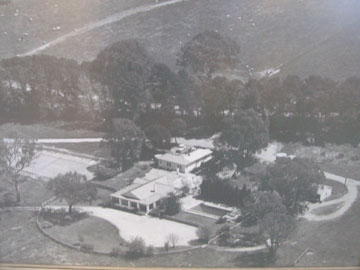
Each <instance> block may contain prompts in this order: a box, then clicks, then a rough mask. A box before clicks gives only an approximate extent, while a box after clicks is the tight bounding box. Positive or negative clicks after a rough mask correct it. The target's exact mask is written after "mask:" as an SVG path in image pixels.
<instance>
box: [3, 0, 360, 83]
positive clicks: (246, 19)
mask: <svg viewBox="0 0 360 270" xmlns="http://www.w3.org/2000/svg"><path fill="white" fill-rule="evenodd" d="M35 2H36V4H35ZM46 3H48V4H46ZM70 3H71V4H70ZM146 4H155V1H150V0H147V1H140V0H139V1H138V0H133V1H115V0H107V1H100V0H91V1H85V0H81V1H70V2H69V1H59V0H52V1H50V0H48V1H46V0H36V1H35V0H27V1H24V0H12V1H11V3H10V4H8V5H5V6H0V16H2V17H0V21H1V22H5V21H6V23H5V24H4V23H1V24H0V33H1V38H0V48H1V49H0V57H1V58H4V57H10V56H14V55H16V54H22V53H25V52H27V51H29V50H31V49H34V48H36V47H39V46H41V45H42V43H43V42H48V41H51V40H54V39H55V38H57V37H59V36H61V35H64V34H66V33H69V32H71V31H74V29H76V28H81V27H83V26H85V25H87V24H89V23H94V22H96V21H99V20H102V19H104V18H107V17H109V16H112V15H114V14H117V13H119V12H124V10H126V11H127V12H128V11H130V14H131V10H132V9H134V8H136V7H137V6H139V5H146ZM56 5H57V6H56ZM55 6H56V7H55ZM359 8H360V2H359V1H357V0H344V1H338V0H306V1H304V0H296V1H294V0H242V1H239V0H227V1H226V4H224V1H221V0H187V1H180V2H179V3H175V4H173V5H168V6H164V7H162V8H158V9H152V10H150V11H148V12H141V13H138V14H134V15H131V16H128V17H126V16H124V18H122V19H121V20H120V21H118V22H114V23H111V24H107V25H104V26H101V27H98V28H94V29H92V30H91V31H85V32H83V33H80V34H79V35H76V36H73V37H70V38H68V39H66V40H65V41H63V42H61V43H59V44H57V45H55V46H53V47H50V48H48V49H46V50H44V51H42V52H43V53H47V54H52V55H57V56H63V57H68V58H72V59H76V60H77V61H83V60H92V59H93V58H94V57H95V56H96V55H97V53H98V52H99V51H100V50H101V49H103V48H105V47H106V46H107V45H109V44H112V43H114V42H116V41H118V40H120V39H129V38H136V39H139V40H140V42H141V43H142V44H143V45H144V46H145V47H146V48H147V49H148V51H149V53H150V54H151V55H152V56H153V57H154V59H155V60H157V61H160V62H164V63H166V64H168V65H169V66H170V67H172V68H176V66H175V62H176V55H177V53H178V52H179V49H180V47H181V46H182V45H183V44H184V43H185V42H186V41H188V40H189V39H190V38H191V37H193V36H194V35H196V34H198V33H199V32H203V31H205V30H217V31H219V33H221V34H223V35H226V36H229V37H231V38H232V39H234V40H235V41H236V42H237V43H238V44H239V45H240V47H241V57H242V61H243V62H242V63H243V65H242V66H241V67H239V69H240V70H247V69H248V68H253V70H251V72H252V73H253V74H254V73H256V72H261V71H263V70H266V69H270V68H274V69H276V68H278V67H280V68H281V71H282V73H281V74H282V75H287V74H297V75H300V76H308V75H310V74H319V75H322V76H328V77H331V78H333V79H344V78H345V77H349V76H351V75H355V74H360V61H359V60H360V51H359V49H358V48H359V47H360V30H359V29H360V17H359V16H358V10H359ZM17 9H18V10H19V12H18V15H17V16H15V15H16V14H17V13H16V10H17ZM25 11H26V12H25ZM25 13H26V14H25ZM29 17H31V18H33V20H32V22H30V20H29ZM59 26H60V27H61V29H58V28H56V27H59ZM53 28H54V29H56V30H53ZM4 32H7V33H8V34H7V35H5V34H4ZM25 33H28V36H26V37H24V38H23V41H20V40H19V38H20V39H21V36H22V35H24V34H25ZM12 44H16V45H15V46H12ZM246 65H248V66H249V67H246Z"/></svg>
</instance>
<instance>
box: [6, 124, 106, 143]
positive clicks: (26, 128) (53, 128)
mask: <svg viewBox="0 0 360 270" xmlns="http://www.w3.org/2000/svg"><path fill="white" fill-rule="evenodd" d="M14 131H15V132H17V133H19V134H23V135H24V136H27V137H30V138H35V139H59V138H102V137H103V136H104V133H102V132H98V131H93V130H88V129H81V128H78V129H76V128H72V129H70V128H66V123H64V122H49V123H43V124H31V125H22V124H17V123H6V124H2V125H0V137H7V136H9V134H11V132H14Z"/></svg>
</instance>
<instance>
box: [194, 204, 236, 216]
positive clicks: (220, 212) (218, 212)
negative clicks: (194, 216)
mask: <svg viewBox="0 0 360 270" xmlns="http://www.w3.org/2000/svg"><path fill="white" fill-rule="evenodd" d="M190 210H192V211H194V212H201V213H205V214H209V215H213V216H218V217H222V216H224V215H226V214H228V213H230V212H231V211H229V210H226V209H222V208H217V207H215V206H209V205H206V204H204V203H201V204H199V205H196V206H195V207H193V208H191V209H190Z"/></svg>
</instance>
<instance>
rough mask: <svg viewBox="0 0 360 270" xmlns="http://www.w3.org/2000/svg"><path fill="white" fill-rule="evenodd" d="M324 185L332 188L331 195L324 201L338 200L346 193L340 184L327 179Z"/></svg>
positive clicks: (345, 189)
mask: <svg viewBox="0 0 360 270" xmlns="http://www.w3.org/2000/svg"><path fill="white" fill-rule="evenodd" d="M324 184H325V185H327V186H331V187H332V190H331V195H330V196H329V197H327V198H326V199H325V201H330V200H335V199H337V198H340V197H342V196H343V195H344V194H345V193H346V192H347V187H346V186H345V185H344V184H342V183H339V182H336V181H333V180H330V179H327V180H326V182H325V183H324Z"/></svg>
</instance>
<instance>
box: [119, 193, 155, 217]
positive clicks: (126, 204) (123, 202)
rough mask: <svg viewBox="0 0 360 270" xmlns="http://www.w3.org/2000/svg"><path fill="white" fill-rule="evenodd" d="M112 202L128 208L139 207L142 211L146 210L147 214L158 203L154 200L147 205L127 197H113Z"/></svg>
mask: <svg viewBox="0 0 360 270" xmlns="http://www.w3.org/2000/svg"><path fill="white" fill-rule="evenodd" d="M112 203H113V204H114V205H116V206H120V207H124V208H127V209H133V208H137V209H139V210H140V211H142V212H145V213H146V214H148V213H149V212H150V211H151V209H153V208H155V207H156V206H157V204H158V202H154V203H152V204H149V205H147V204H144V203H142V202H139V201H135V200H131V199H128V198H125V197H123V198H121V197H120V198H115V197H112Z"/></svg>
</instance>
